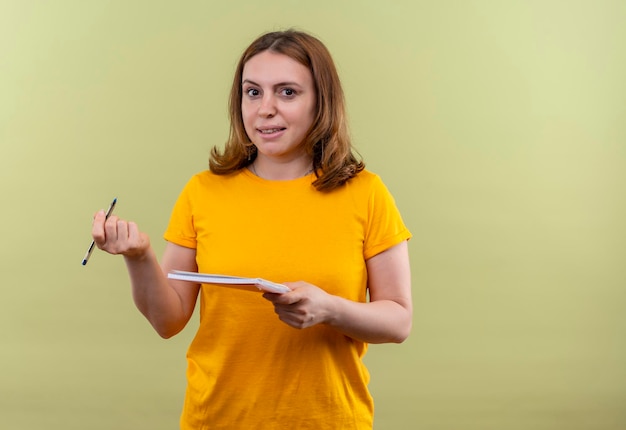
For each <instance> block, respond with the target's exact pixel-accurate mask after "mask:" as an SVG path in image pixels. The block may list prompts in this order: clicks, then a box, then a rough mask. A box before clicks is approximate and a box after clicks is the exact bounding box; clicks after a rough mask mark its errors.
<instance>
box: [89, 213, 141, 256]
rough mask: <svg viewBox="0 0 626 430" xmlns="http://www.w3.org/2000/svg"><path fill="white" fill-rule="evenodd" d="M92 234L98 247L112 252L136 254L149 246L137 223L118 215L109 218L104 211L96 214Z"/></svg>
mask: <svg viewBox="0 0 626 430" xmlns="http://www.w3.org/2000/svg"><path fill="white" fill-rule="evenodd" d="M91 235H92V237H93V240H94V242H95V243H96V245H97V246H98V248H100V249H102V250H104V251H106V252H108V253H110V254H124V255H127V256H131V255H136V254H139V253H141V252H142V251H143V250H145V248H146V247H147V246H148V245H147V243H148V240H147V238H145V235H143V234H142V233H141V232H140V231H139V228H138V226H137V224H136V223H134V222H129V221H126V220H123V219H120V218H119V217H117V216H116V215H111V216H110V217H109V218H108V219H107V218H106V215H105V213H104V211H98V212H96V214H95V215H94V220H93V226H92V229H91Z"/></svg>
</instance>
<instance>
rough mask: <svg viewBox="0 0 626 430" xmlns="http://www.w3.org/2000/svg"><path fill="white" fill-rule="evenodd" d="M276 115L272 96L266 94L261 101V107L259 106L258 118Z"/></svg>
mask: <svg viewBox="0 0 626 430" xmlns="http://www.w3.org/2000/svg"><path fill="white" fill-rule="evenodd" d="M275 114H276V101H275V100H274V96H273V95H272V94H266V95H264V96H263V99H261V106H259V116H262V117H272V116H274V115H275Z"/></svg>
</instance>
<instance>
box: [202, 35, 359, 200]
mask: <svg viewBox="0 0 626 430" xmlns="http://www.w3.org/2000/svg"><path fill="white" fill-rule="evenodd" d="M264 51H271V52H274V53H277V54H283V55H286V56H288V57H290V58H292V59H294V60H296V61H297V62H299V63H300V64H302V65H304V66H305V67H306V68H308V69H309V70H310V72H311V75H312V76H313V83H314V85H315V94H316V106H315V114H314V119H313V123H312V125H311V128H310V130H309V131H308V133H307V135H306V137H305V139H304V141H303V143H302V144H303V145H304V148H305V150H306V151H307V153H308V154H309V155H310V156H311V157H312V159H313V168H314V171H315V174H316V177H317V179H316V180H315V181H314V182H313V185H314V186H315V187H316V189H317V190H319V191H330V190H333V189H335V188H337V187H340V186H342V185H343V184H345V183H346V182H347V181H348V180H349V179H350V178H353V177H354V176H356V175H357V174H358V173H359V172H360V171H362V170H363V169H364V168H365V165H364V164H363V161H361V160H360V159H358V158H357V157H356V155H355V151H354V149H353V147H352V143H351V139H350V135H349V132H348V126H347V121H346V106H345V99H344V94H343V89H342V87H341V81H340V80H339V75H338V73H337V69H336V67H335V63H334V62H333V59H332V57H331V55H330V53H329V52H328V49H327V48H326V46H324V44H323V43H322V42H321V41H319V40H318V39H317V38H315V37H313V36H311V35H309V34H307V33H304V32H301V31H297V30H286V31H275V32H271V33H266V34H264V35H262V36H260V37H259V38H257V39H256V40H255V41H254V42H252V44H251V45H250V46H249V47H248V48H247V49H246V50H245V51H244V53H243V54H242V56H241V58H240V60H239V63H238V65H237V69H236V71H235V76H234V79H233V85H232V88H231V92H230V100H229V113H230V134H229V137H228V140H227V142H226V145H225V146H224V149H223V150H220V149H218V148H217V147H213V149H212V150H211V157H210V160H209V167H210V169H211V171H212V172H213V173H215V174H218V175H226V174H230V173H234V172H236V171H237V170H239V169H242V168H245V167H247V166H248V165H250V164H251V163H252V162H253V161H254V159H255V158H256V155H257V152H256V147H255V146H254V144H253V143H252V142H251V141H250V138H249V137H248V135H247V134H246V131H245V128H244V124H243V117H242V112H241V101H242V93H243V90H242V76H243V68H244V66H245V64H246V62H247V61H248V60H250V58H252V57H254V56H255V55H257V54H260V53H261V52H264Z"/></svg>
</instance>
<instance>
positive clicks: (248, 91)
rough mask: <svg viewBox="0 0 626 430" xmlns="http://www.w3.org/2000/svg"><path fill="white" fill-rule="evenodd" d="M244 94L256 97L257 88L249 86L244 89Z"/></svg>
mask: <svg viewBox="0 0 626 430" xmlns="http://www.w3.org/2000/svg"><path fill="white" fill-rule="evenodd" d="M246 94H248V96H249V97H256V96H258V95H259V94H260V93H259V90H257V89H256V88H249V89H247V90H246Z"/></svg>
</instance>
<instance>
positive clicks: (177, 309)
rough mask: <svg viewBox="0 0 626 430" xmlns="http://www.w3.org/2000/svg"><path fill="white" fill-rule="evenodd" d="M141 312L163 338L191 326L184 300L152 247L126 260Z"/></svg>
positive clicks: (134, 298) (137, 304)
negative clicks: (171, 283) (170, 280)
mask: <svg viewBox="0 0 626 430" xmlns="http://www.w3.org/2000/svg"><path fill="white" fill-rule="evenodd" d="M124 261H125V263H126V267H127V269H128V274H129V276H130V283H131V286H132V296H133V301H134V302H135V305H136V306H137V309H139V311H140V312H141V313H142V314H143V315H144V316H145V317H146V319H147V320H148V321H149V322H150V324H152V326H153V327H154V329H155V330H156V332H157V333H158V334H159V335H160V336H161V337H163V338H169V337H172V336H174V335H175V334H177V333H179V332H180V331H181V330H182V329H183V328H184V327H185V324H186V323H187V321H186V319H185V316H184V312H183V309H182V304H181V300H180V297H179V296H178V293H177V292H176V290H174V289H173V288H172V287H171V286H170V284H169V282H168V280H167V277H166V276H165V274H164V273H163V271H162V270H161V266H160V265H159V263H158V260H157V258H156V255H155V254H154V251H153V250H152V248H149V249H148V250H146V252H145V253H144V254H143V255H141V256H134V257H128V256H125V257H124Z"/></svg>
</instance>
